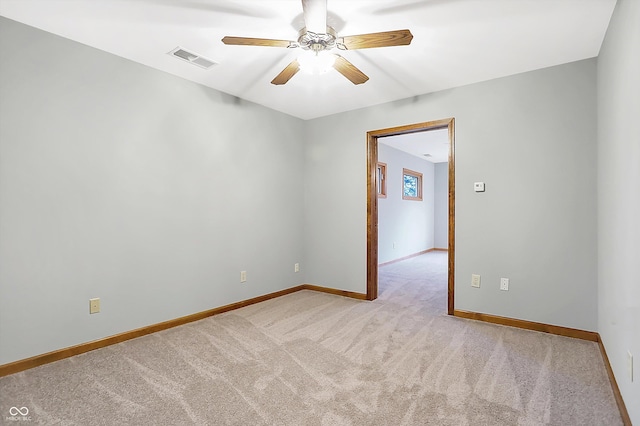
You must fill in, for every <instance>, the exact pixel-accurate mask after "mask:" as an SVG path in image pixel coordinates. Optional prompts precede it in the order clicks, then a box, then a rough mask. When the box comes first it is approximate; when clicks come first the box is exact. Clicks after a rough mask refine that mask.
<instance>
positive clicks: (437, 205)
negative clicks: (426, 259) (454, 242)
mask: <svg viewBox="0 0 640 426" xmlns="http://www.w3.org/2000/svg"><path fill="white" fill-rule="evenodd" d="M434 185H435V192H434V202H433V207H434V221H433V228H434V232H435V234H434V247H435V248H440V249H446V248H448V247H449V163H436V164H435V170H434Z"/></svg>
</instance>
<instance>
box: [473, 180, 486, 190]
mask: <svg viewBox="0 0 640 426" xmlns="http://www.w3.org/2000/svg"><path fill="white" fill-rule="evenodd" d="M473 190H474V191H476V192H484V182H474V183H473Z"/></svg>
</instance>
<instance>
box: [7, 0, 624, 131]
mask: <svg viewBox="0 0 640 426" xmlns="http://www.w3.org/2000/svg"><path fill="white" fill-rule="evenodd" d="M614 6H615V0H422V1H416V0H341V1H339V0H329V1H328V11H329V17H328V21H327V23H328V24H329V25H331V26H333V27H334V28H335V29H336V30H337V31H338V34H339V35H342V36H345V35H356V34H363V33H371V32H380V31H389V30H397V29H405V28H407V29H410V30H411V32H412V33H413V35H414V38H413V41H412V43H411V45H410V46H398V47H384V48H377V49H364V50H355V51H346V52H340V53H341V54H342V55H343V56H344V57H345V58H346V59H348V60H349V61H351V62H352V63H353V64H354V65H355V66H357V67H358V68H360V69H361V70H362V71H363V72H364V73H365V74H367V75H368V76H369V77H370V80H369V81H367V82H366V83H364V84H361V85H358V86H355V85H353V84H351V83H350V82H349V81H348V80H347V79H346V78H344V77H343V76H342V75H340V74H339V73H337V72H336V71H334V70H331V71H330V72H328V73H326V74H323V75H307V74H304V73H303V72H299V73H298V74H296V75H295V76H294V77H293V78H292V79H291V80H290V81H289V83H287V84H286V85H284V86H274V85H272V84H271V83H270V81H271V80H272V79H273V78H274V77H275V76H276V75H277V74H278V73H279V72H280V71H281V70H282V69H283V68H284V67H285V66H286V65H287V64H289V63H290V62H291V61H292V60H293V59H295V58H296V57H297V55H298V54H299V53H300V50H299V49H283V48H274V47H257V46H227V45H224V44H223V43H222V42H221V41H220V40H221V39H222V37H223V36H225V35H232V36H244V37H256V38H275V39H286V40H296V39H297V32H298V30H299V29H300V28H301V27H302V26H303V18H302V5H301V2H300V1H299V0H233V1H231V0H0V15H2V16H5V17H7V18H10V19H13V20H16V21H19V22H23V23H25V24H28V25H31V26H34V27H37V28H40V29H43V30H45V31H49V32H51V33H54V34H58V35H61V36H63V37H67V38H70V39H72V40H76V41H78V42H81V43H84V44H86V45H89V46H93V47H96V48H98V49H101V50H104V51H107V52H110V53H113V54H115V55H118V56H121V57H124V58H128V59H131V60H133V61H136V62H139V63H142V64H145V65H148V66H150V67H153V68H157V69H160V70H163V71H166V72H168V73H171V74H175V75H177V76H180V77H183V78H186V79H188V80H192V81H194V82H197V83H200V84H203V85H205V86H209V87H212V88H214V89H218V90H220V91H223V92H226V93H229V94H231V95H234V96H237V97H241V98H243V99H247V100H250V101H253V102H256V103H258V104H261V105H265V106H267V107H270V108H273V109H275V110H278V111H282V112H285V113H287V114H290V115H293V116H296V117H300V118H303V119H311V118H316V117H320V116H324V115H329V114H334V113H339V112H343V111H348V110H352V109H357V108H362V107H366V106H370V105H375V104H379V103H383V102H388V101H392V100H397V99H403V98H408V97H412V96H416V95H421V94H424V93H429V92H433V91H437V90H442V89H447V88H451V87H457V86H461V85H466V84H470V83H475V82H478V81H484V80H489V79H493V78H497V77H503V76H506V75H511V74H516V73H520V72H525V71H530V70H534V69H539V68H544V67H548V66H552V65H557V64H562V63H567V62H572V61H576V60H580V59H586V58H591V57H594V56H597V55H598V53H599V50H600V45H601V44H602V40H603V38H604V35H605V32H606V29H607V26H608V24H609V19H610V17H611V14H612V12H613V8H614ZM177 46H181V47H183V48H185V49H187V50H191V51H193V52H195V53H198V54H200V55H202V56H204V57H207V58H209V59H212V60H214V61H216V62H218V63H219V65H216V66H214V67H213V68H211V69H209V70H203V69H200V68H198V67H195V66H193V65H192V64H189V63H186V62H183V61H181V60H178V59H176V58H174V57H171V56H169V55H167V52H169V51H171V50H172V49H174V48H175V47H177ZM0 60H10V59H7V58H2V59H0ZM43 72H44V71H43Z"/></svg>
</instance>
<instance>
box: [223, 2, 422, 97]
mask: <svg viewBox="0 0 640 426" xmlns="http://www.w3.org/2000/svg"><path fill="white" fill-rule="evenodd" d="M302 9H303V12H304V23H305V27H304V28H302V29H301V30H300V32H299V37H298V40H297V41H290V40H275V39H269V38H249V37H235V36H226V37H224V38H223V39H222V42H223V43H224V44H229V45H240V46H268V47H285V48H290V49H291V48H298V47H299V48H301V49H304V50H307V51H311V52H312V53H313V54H314V55H315V56H316V57H320V56H323V57H325V59H328V61H329V62H328V65H329V67H333V68H334V69H335V70H336V71H338V72H339V73H340V74H342V75H343V76H345V77H346V78H347V79H349V80H350V81H351V82H352V83H353V84H362V83H364V82H366V81H367V80H369V77H367V76H366V75H365V74H364V73H363V72H362V71H360V70H359V69H358V68H357V67H356V66H355V65H353V64H352V63H351V62H349V61H347V60H346V59H345V58H344V57H342V56H340V55H337V54H331V53H328V51H330V50H332V49H334V48H337V49H338V50H356V49H369V48H372V47H387V46H403V45H408V44H411V40H412V39H413V35H412V34H411V32H410V31H409V30H396V31H385V32H381V33H370V34H360V35H352V36H344V37H339V36H338V35H337V34H336V31H335V30H334V29H333V28H332V27H330V26H328V25H327V0H302ZM302 61H303V58H302V57H300V58H298V59H295V60H294V61H293V62H291V63H290V64H289V65H287V66H286V67H285V68H284V69H283V70H282V71H281V72H280V74H278V75H277V76H276V77H275V78H274V79H273V80H272V81H271V83H272V84H275V85H282V84H285V83H286V82H288V81H289V80H290V79H291V77H293V76H294V75H295V74H296V73H297V72H298V71H300V68H301V62H302ZM303 65H304V64H303ZM325 66H326V65H325Z"/></svg>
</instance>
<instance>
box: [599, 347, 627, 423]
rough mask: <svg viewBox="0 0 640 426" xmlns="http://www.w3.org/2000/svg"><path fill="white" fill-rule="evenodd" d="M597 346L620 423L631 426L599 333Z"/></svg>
mask: <svg viewBox="0 0 640 426" xmlns="http://www.w3.org/2000/svg"><path fill="white" fill-rule="evenodd" d="M598 347H599V348H600V354H601V355H602V361H604V367H605V369H606V370H607V376H609V382H610V383H611V389H612V390H613V397H614V398H615V400H616V404H617V405H618V410H619V411H620V417H622V423H624V425H625V426H631V417H629V412H628V411H627V406H626V405H625V404H624V399H622V394H621V393H620V388H619V387H618V382H617V381H616V377H615V376H614V375H613V369H612V368H611V364H610V363H609V357H608V356H607V351H606V350H605V348H604V343H603V342H602V338H601V337H600V334H598Z"/></svg>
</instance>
